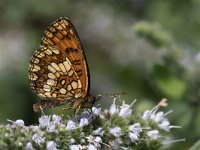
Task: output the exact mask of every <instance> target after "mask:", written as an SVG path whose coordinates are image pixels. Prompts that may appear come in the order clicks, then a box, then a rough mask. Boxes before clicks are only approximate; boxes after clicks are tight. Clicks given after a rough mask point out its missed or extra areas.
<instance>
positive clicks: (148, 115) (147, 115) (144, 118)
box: [142, 110, 151, 120]
mask: <svg viewBox="0 0 200 150" xmlns="http://www.w3.org/2000/svg"><path fill="white" fill-rule="evenodd" d="M150 117H151V111H150V110H146V111H145V112H144V113H143V115H142V119H143V120H147V119H149V118H150Z"/></svg>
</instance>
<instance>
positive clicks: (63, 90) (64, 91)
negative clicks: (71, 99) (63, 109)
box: [59, 88, 67, 94]
mask: <svg viewBox="0 0 200 150" xmlns="http://www.w3.org/2000/svg"><path fill="white" fill-rule="evenodd" d="M59 91H60V93H61V94H66V92H67V91H66V90H65V89H64V88H61V89H60V90H59Z"/></svg>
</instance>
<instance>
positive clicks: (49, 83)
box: [47, 79, 56, 85]
mask: <svg viewBox="0 0 200 150" xmlns="http://www.w3.org/2000/svg"><path fill="white" fill-rule="evenodd" d="M47 84H48V85H56V81H55V80H52V79H48V80H47Z"/></svg>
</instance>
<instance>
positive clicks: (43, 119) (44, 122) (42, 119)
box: [39, 115, 50, 129]
mask: <svg viewBox="0 0 200 150" xmlns="http://www.w3.org/2000/svg"><path fill="white" fill-rule="evenodd" d="M39 123H40V124H39V127H40V128H42V129H43V128H45V127H48V126H49V123H50V117H49V116H46V115H44V116H42V117H40V118H39Z"/></svg>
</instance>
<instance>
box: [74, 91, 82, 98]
mask: <svg viewBox="0 0 200 150" xmlns="http://www.w3.org/2000/svg"><path fill="white" fill-rule="evenodd" d="M81 95H82V90H81V89H78V90H77V91H76V93H75V98H78V97H80V96H81Z"/></svg>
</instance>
